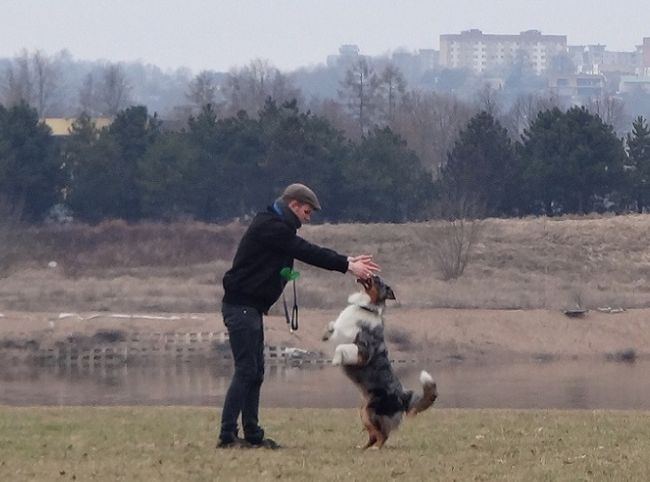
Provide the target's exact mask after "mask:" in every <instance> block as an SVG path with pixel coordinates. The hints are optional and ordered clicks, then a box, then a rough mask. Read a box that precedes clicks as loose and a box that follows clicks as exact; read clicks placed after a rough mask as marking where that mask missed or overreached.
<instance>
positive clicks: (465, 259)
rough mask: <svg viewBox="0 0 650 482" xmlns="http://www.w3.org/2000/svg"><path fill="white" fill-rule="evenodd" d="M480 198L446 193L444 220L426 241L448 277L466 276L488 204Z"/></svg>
mask: <svg viewBox="0 0 650 482" xmlns="http://www.w3.org/2000/svg"><path fill="white" fill-rule="evenodd" d="M476 200H477V199H476V198H475V197H473V196H471V195H470V196H467V197H462V198H458V197H451V196H445V195H443V199H442V201H441V202H440V204H439V206H438V208H439V213H438V214H439V216H440V218H441V221H439V222H438V223H436V227H437V229H435V230H434V231H432V232H431V233H430V236H429V239H427V240H426V241H427V242H428V243H429V244H430V245H431V250H432V256H433V262H434V264H435V265H436V267H437V268H438V269H439V270H440V274H441V276H442V279H444V280H450V279H456V278H459V277H460V276H462V274H463V273H464V272H465V268H466V267H467V265H468V263H469V261H470V260H471V255H472V252H473V249H474V246H475V245H476V243H477V242H478V240H479V238H480V235H481V231H482V228H483V224H482V221H481V217H482V214H483V213H484V206H483V205H481V204H479V203H477V202H476Z"/></svg>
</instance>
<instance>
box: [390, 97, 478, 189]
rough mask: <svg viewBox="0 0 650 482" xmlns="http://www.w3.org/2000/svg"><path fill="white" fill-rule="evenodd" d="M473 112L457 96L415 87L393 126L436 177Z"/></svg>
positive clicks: (399, 107)
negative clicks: (424, 90)
mask: <svg viewBox="0 0 650 482" xmlns="http://www.w3.org/2000/svg"><path fill="white" fill-rule="evenodd" d="M472 114H473V109H472V108H471V107H470V106H469V105H468V104H465V103H464V102H462V101H460V100H459V99H458V98H457V97H454V96H451V95H440V94H436V93H432V92H420V91H412V92H409V93H408V94H406V95H405V96H404V97H403V99H402V102H400V103H399V104H398V107H397V112H396V116H395V120H394V122H393V128H394V129H395V130H396V131H397V132H398V133H399V134H400V135H401V136H402V137H403V138H404V139H406V141H407V143H408V145H409V147H410V148H411V149H413V150H414V151H415V152H416V153H417V155H418V157H419V158H420V160H421V161H422V163H423V165H424V167H425V168H426V169H428V170H429V171H430V172H431V174H432V175H433V176H434V177H437V176H438V175H439V174H440V169H441V168H442V166H443V165H444V163H445V162H446V160H447V152H449V151H450V150H451V148H452V147H453V145H454V142H455V140H456V137H457V136H458V133H459V132H460V130H461V128H462V127H464V126H465V124H466V123H467V121H468V120H469V119H470V117H471V116H472Z"/></svg>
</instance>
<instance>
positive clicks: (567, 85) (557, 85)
mask: <svg viewBox="0 0 650 482" xmlns="http://www.w3.org/2000/svg"><path fill="white" fill-rule="evenodd" d="M548 82H549V84H548V87H549V90H550V91H551V92H552V93H553V94H555V95H557V96H558V97H560V98H565V99H570V100H571V101H580V100H584V99H588V98H597V97H601V96H602V95H603V94H604V92H605V87H606V80H605V76H603V75H592V74H571V75H559V76H552V77H550V78H549V80H548Z"/></svg>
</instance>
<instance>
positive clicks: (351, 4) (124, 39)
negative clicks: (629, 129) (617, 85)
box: [0, 0, 650, 73]
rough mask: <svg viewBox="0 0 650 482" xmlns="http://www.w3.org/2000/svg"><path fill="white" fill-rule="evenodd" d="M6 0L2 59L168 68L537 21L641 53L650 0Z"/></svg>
mask: <svg viewBox="0 0 650 482" xmlns="http://www.w3.org/2000/svg"><path fill="white" fill-rule="evenodd" d="M604 5H606V3H605V2H601V1H598V0H420V1H415V0H392V1H391V0H266V1H262V0H257V1H253V0H0V57H12V56H14V55H16V54H18V53H19V52H20V51H21V49H23V48H27V49H28V50H34V49H41V50H43V51H45V52H46V53H48V54H53V53H55V52H57V51H59V50H61V49H64V48H65V49H68V50H69V51H70V52H71V53H72V55H73V56H74V58H76V59H87V60H98V59H105V60H109V61H120V60H125V61H130V60H139V61H142V62H145V63H153V64H156V65H159V66H160V67H163V68H176V67H182V66H186V67H189V68H190V69H192V70H193V71H194V72H195V73H196V72H198V71H199V70H202V69H213V70H218V71H226V70H229V69H230V68H231V67H233V66H243V65H245V64H247V63H248V62H249V61H250V60H252V59H254V58H262V59H268V60H270V61H271V63H272V64H273V65H275V66H276V67H278V68H280V69H282V70H289V69H293V68H296V67H298V66H306V65H313V64H318V63H322V62H324V61H325V58H326V57H327V55H329V54H332V53H336V52H337V50H338V48H339V46H340V45H342V44H347V43H351V44H357V45H358V46H359V47H360V49H361V52H362V53H364V54H369V55H379V54H382V53H387V52H389V51H392V50H395V49H397V48H399V47H404V48H406V49H409V50H417V49H419V48H435V49H437V48H439V37H440V34H443V33H458V32H460V31H461V30H467V29H469V28H478V29H481V30H483V32H484V33H519V32H520V31H523V30H529V29H537V30H541V31H542V33H546V34H563V35H567V36H568V39H567V40H568V43H569V44H570V45H575V44H587V43H592V44H593V43H601V44H605V45H606V46H607V48H608V49H609V50H623V51H632V50H634V47H635V46H636V45H639V44H641V42H642V39H643V37H650V1H649V0H619V1H613V2H607V5H610V7H609V8H606V7H605V6H604Z"/></svg>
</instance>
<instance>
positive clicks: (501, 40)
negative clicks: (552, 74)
mask: <svg viewBox="0 0 650 482" xmlns="http://www.w3.org/2000/svg"><path fill="white" fill-rule="evenodd" d="M566 49H567V43H566V35H542V33H541V32H540V31H539V30H527V31H525V32H521V33H520V34H519V35H492V34H484V33H483V32H482V31H480V30H478V29H473V30H465V31H463V32H461V33H460V34H444V35H441V36H440V65H441V66H444V67H448V68H467V69H471V70H472V71H474V72H475V73H477V74H481V73H484V72H486V71H490V70H493V69H496V68H499V67H508V66H510V65H513V64H514V63H515V62H517V61H520V62H524V63H525V64H526V65H527V66H528V67H529V68H530V69H531V70H532V71H533V72H535V73H536V74H538V75H539V74H541V73H543V72H544V71H546V69H547V68H548V66H549V64H550V61H551V59H552V58H553V57H554V56H555V55H557V54H559V53H563V52H566Z"/></svg>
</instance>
